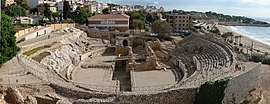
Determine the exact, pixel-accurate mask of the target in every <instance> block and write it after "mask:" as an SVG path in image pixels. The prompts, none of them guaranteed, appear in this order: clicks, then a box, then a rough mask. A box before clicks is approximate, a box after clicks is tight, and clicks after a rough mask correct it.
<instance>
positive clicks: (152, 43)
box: [147, 41, 161, 50]
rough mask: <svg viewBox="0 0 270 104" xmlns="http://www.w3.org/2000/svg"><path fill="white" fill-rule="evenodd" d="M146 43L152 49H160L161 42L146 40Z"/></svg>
mask: <svg viewBox="0 0 270 104" xmlns="http://www.w3.org/2000/svg"><path fill="white" fill-rule="evenodd" d="M147 43H148V44H149V46H150V47H151V48H152V49H153V50H160V49H161V44H160V42H159V41H148V42H147Z"/></svg>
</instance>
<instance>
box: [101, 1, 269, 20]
mask: <svg viewBox="0 0 270 104" xmlns="http://www.w3.org/2000/svg"><path fill="white" fill-rule="evenodd" d="M97 1H102V2H104V3H106V2H107V3H117V4H141V5H147V4H150V5H156V6H162V7H164V8H165V9H166V10H172V9H182V10H196V11H203V12H205V11H215V12H218V13H224V14H230V15H241V16H248V17H260V18H270V0H97Z"/></svg>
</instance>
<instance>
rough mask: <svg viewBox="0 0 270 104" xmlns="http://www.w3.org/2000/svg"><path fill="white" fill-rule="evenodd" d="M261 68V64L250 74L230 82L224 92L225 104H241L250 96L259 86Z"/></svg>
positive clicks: (242, 75) (250, 71) (237, 77)
mask: <svg viewBox="0 0 270 104" xmlns="http://www.w3.org/2000/svg"><path fill="white" fill-rule="evenodd" d="M260 66H261V65H260V64H259V65H257V66H256V67H254V68H253V69H251V70H249V71H248V72H246V73H244V74H241V75H239V76H236V77H234V78H232V79H231V80H230V81H229V83H228V86H227V88H226V89H225V92H224V93H225V96H224V98H223V101H222V102H223V104H234V103H233V102H235V103H237V104H239V103H241V102H242V101H243V100H244V99H245V98H246V97H247V96H248V95H249V92H250V91H251V90H253V89H254V88H256V87H257V86H258V85H259V83H260Z"/></svg>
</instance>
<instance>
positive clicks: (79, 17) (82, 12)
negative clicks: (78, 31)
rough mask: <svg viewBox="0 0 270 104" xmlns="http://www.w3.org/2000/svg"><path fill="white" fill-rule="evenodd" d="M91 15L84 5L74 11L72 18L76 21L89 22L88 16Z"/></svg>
mask: <svg viewBox="0 0 270 104" xmlns="http://www.w3.org/2000/svg"><path fill="white" fill-rule="evenodd" d="M90 15H91V13H90V12H89V11H88V10H87V9H85V8H83V7H77V9H76V10H75V11H74V12H73V13H72V19H73V20H74V21H75V22H76V23H80V24H85V23H87V18H88V17H89V16H90Z"/></svg>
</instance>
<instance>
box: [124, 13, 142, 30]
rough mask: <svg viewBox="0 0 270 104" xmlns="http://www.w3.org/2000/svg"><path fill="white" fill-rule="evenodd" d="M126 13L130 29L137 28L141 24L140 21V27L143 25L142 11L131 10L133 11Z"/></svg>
mask: <svg viewBox="0 0 270 104" xmlns="http://www.w3.org/2000/svg"><path fill="white" fill-rule="evenodd" d="M127 15H129V16H130V19H129V23H130V28H131V29H138V28H139V25H141V23H142V27H144V23H145V15H144V12H142V11H133V12H128V13H127ZM134 23H135V24H134Z"/></svg>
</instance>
